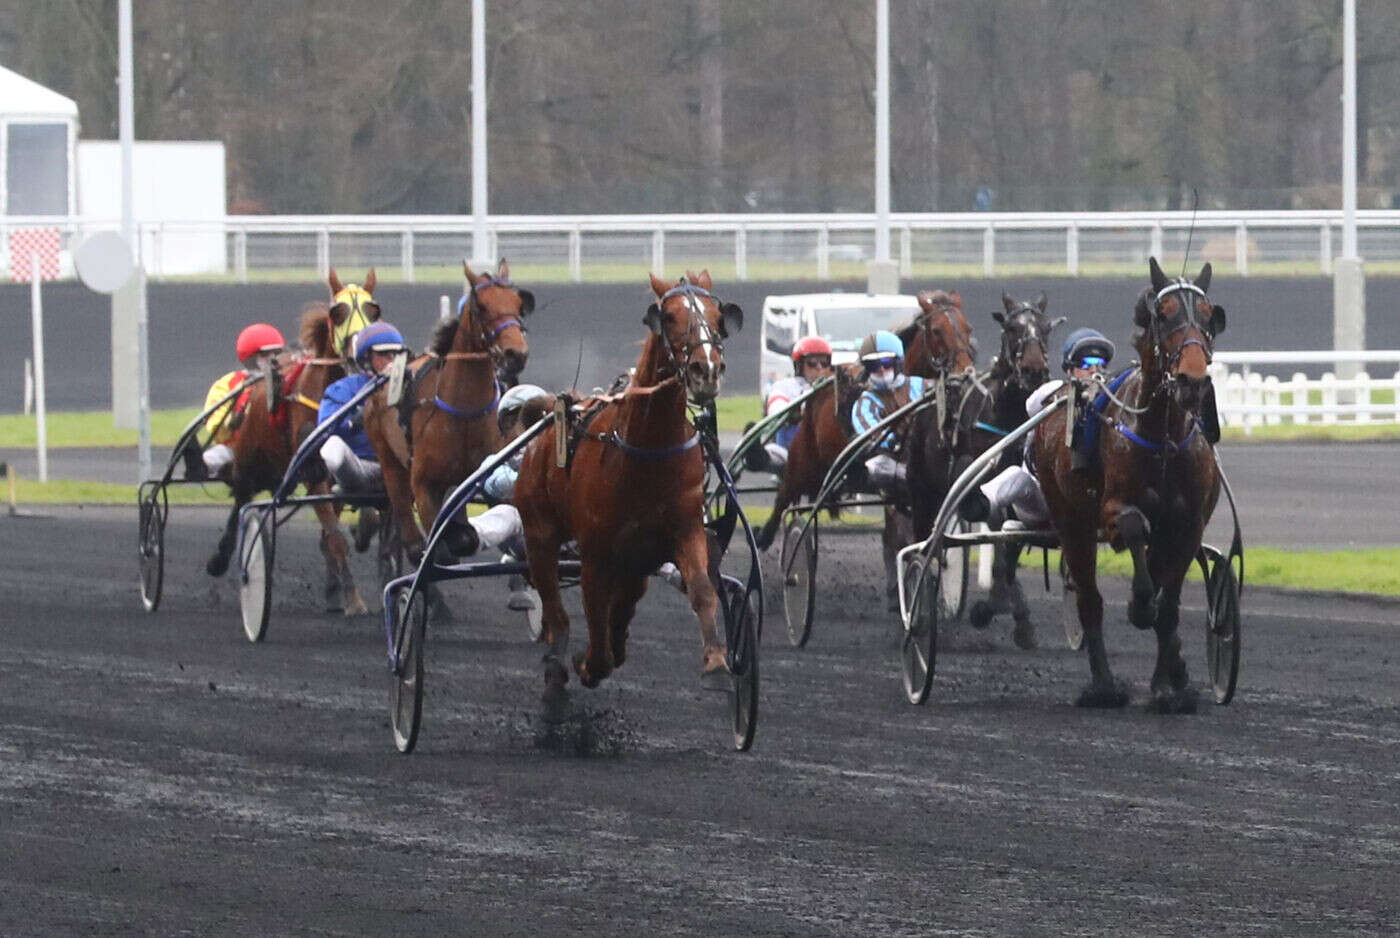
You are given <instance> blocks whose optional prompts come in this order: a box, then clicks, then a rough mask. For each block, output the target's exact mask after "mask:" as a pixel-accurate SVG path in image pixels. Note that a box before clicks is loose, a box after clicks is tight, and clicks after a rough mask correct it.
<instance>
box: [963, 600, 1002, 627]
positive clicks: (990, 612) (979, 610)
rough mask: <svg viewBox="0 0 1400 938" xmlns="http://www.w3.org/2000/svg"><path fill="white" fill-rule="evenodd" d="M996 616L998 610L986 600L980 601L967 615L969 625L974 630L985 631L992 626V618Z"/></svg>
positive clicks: (974, 604)
mask: <svg viewBox="0 0 1400 938" xmlns="http://www.w3.org/2000/svg"><path fill="white" fill-rule="evenodd" d="M994 615H996V610H994V609H993V608H992V604H991V603H989V602H987V601H986V600H985V599H979V600H977V602H975V603H973V604H972V609H971V610H970V611H969V612H968V614H967V621H968V624H969V625H971V626H972V627H973V628H974V629H985V628H986V627H987V626H989V625H991V624H992V616H994Z"/></svg>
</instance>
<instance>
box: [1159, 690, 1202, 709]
mask: <svg viewBox="0 0 1400 938" xmlns="http://www.w3.org/2000/svg"><path fill="white" fill-rule="evenodd" d="M1200 699H1201V695H1200V694H1199V693H1197V692H1196V689H1195V688H1192V687H1183V688H1181V689H1180V690H1172V689H1171V688H1165V689H1163V690H1160V691H1154V692H1153V694H1152V699H1151V700H1150V701H1149V702H1148V704H1147V709H1148V710H1149V711H1151V712H1152V713H1160V714H1164V715H1166V714H1173V713H1195V712H1196V705H1197V704H1198V703H1200Z"/></svg>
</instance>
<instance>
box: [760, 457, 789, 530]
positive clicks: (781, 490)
mask: <svg viewBox="0 0 1400 938" xmlns="http://www.w3.org/2000/svg"><path fill="white" fill-rule="evenodd" d="M787 469H788V471H786V472H784V473H783V477H782V479H781V480H780V481H779V482H778V493H777V495H775V496H774V498H773V513H772V514H771V515H769V516H768V520H767V521H765V522H763V527H762V528H760V529H759V531H758V535H757V536H756V537H755V538H754V540H755V541H756V542H757V543H758V549H759V550H767V549H768V548H770V547H772V546H773V541H775V540H776V539H777V537H778V529H779V528H780V527H782V524H783V512H785V511H787V508H788V506H789V505H791V504H792V503H793V502H795V501H796V500H797V494H796V491H795V489H796V486H795V485H794V484H793V482H792V479H794V478H795V477H796V476H797V471H796V469H797V467H796V466H794V465H793V464H792V462H791V461H789V462H788V467H787Z"/></svg>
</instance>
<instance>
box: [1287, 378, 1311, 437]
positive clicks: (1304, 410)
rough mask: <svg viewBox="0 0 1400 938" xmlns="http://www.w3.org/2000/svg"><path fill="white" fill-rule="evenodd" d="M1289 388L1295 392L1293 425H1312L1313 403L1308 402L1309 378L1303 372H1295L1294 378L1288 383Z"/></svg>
mask: <svg viewBox="0 0 1400 938" xmlns="http://www.w3.org/2000/svg"><path fill="white" fill-rule="evenodd" d="M1288 386H1289V387H1290V388H1291V389H1292V391H1293V413H1292V415H1291V416H1292V418H1293V423H1294V424H1295V425H1296V424H1300V423H1312V409H1311V404H1312V401H1310V400H1308V376H1307V375H1305V374H1303V373H1302V372H1301V371H1295V372H1293V378H1292V379H1291V380H1290V381H1289V382H1288Z"/></svg>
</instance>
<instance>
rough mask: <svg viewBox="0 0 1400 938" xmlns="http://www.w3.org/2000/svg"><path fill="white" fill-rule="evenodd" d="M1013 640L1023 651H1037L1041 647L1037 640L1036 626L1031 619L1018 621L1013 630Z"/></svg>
mask: <svg viewBox="0 0 1400 938" xmlns="http://www.w3.org/2000/svg"><path fill="white" fill-rule="evenodd" d="M1011 640H1012V641H1013V642H1015V643H1016V647H1017V648H1019V649H1021V650H1022V651H1035V650H1036V648H1038V647H1040V646H1039V645H1038V644H1037V642H1036V640H1035V626H1034V625H1032V624H1031V620H1030V619H1022V620H1021V621H1020V622H1017V623H1016V628H1015V629H1013V630H1012V632H1011Z"/></svg>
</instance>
